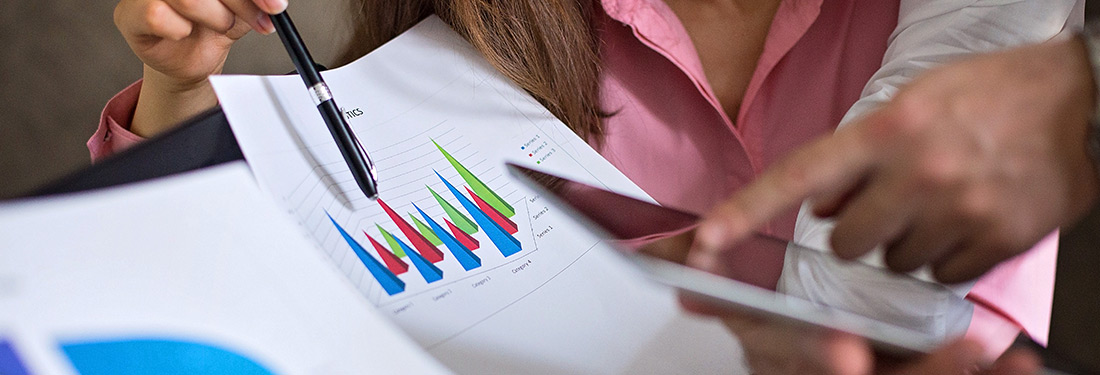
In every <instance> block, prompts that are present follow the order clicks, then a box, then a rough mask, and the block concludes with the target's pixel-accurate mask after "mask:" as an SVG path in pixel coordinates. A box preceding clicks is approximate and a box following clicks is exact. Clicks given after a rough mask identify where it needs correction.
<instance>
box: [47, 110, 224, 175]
mask: <svg viewBox="0 0 1100 375" xmlns="http://www.w3.org/2000/svg"><path fill="white" fill-rule="evenodd" d="M243 159H244V155H243V154H241V148H240V146H238V145H237V138H236V137H234V136H233V131H232V130H230V128H229V120H227V119H226V118H225V113H223V112H222V110H221V108H220V107H219V108H215V109H211V110H210V111H207V112H205V113H202V114H200V115H198V116H195V117H194V118H192V119H190V120H187V121H185V122H184V123H183V124H180V125H179V126H178V127H176V128H175V129H173V130H171V131H168V132H166V133H164V134H162V135H159V136H157V137H155V138H152V139H149V140H147V141H145V142H142V143H140V144H138V145H135V146H134V147H132V148H130V149H128V150H126V151H124V152H121V153H118V154H116V155H114V156H111V157H109V158H107V159H106V160H102V161H100V162H97V163H95V164H93V165H92V166H90V167H88V168H86V169H83V170H80V171H77V172H75V173H73V174H71V175H68V176H66V177H63V178H61V179H59V180H57V181H54V182H52V183H50V184H47V185H46V186H44V187H41V188H39V189H36V190H35V191H34V192H33V193H32V194H31V195H30V196H45V195H53V194H64V193H73V192H78V191H85V190H93V189H100V188H105V187H111V186H116V185H122V184H127V183H132V182H138V181H144V180H148V179H153V178H157V177H163V176H168V175H172V174H176V173H181V172H186V171H191V170H196V169H200V168H204V167H209V166H213V165H218V164H222V163H227V162H231V161H234V160H243Z"/></svg>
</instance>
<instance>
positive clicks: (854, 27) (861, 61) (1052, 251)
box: [88, 0, 1060, 355]
mask: <svg viewBox="0 0 1100 375" xmlns="http://www.w3.org/2000/svg"><path fill="white" fill-rule="evenodd" d="M901 3H902V4H903V5H904V2H901ZM602 4H603V8H604V10H605V14H604V15H601V16H600V19H599V20H598V30H599V33H600V35H599V36H600V40H601V41H602V43H603V45H602V46H601V48H602V55H603V56H602V57H603V63H604V66H603V69H604V70H603V77H602V79H601V88H602V96H601V99H602V103H603V107H604V110H606V111H609V112H612V113H614V115H613V116H611V117H610V118H608V119H606V120H605V127H606V129H607V132H606V138H605V139H604V141H603V142H602V143H601V144H600V145H599V146H598V148H599V151H600V153H601V154H602V155H603V156H604V157H606V158H607V159H608V160H609V161H610V162H611V163H612V164H614V165H615V166H616V167H618V168H619V169H620V170H622V171H623V173H625V174H626V175H627V176H628V177H630V178H631V179H632V180H633V181H634V182H636V183H637V184H638V185H639V186H641V187H642V188H643V189H644V190H645V191H646V192H648V193H649V194H650V195H651V196H653V198H654V199H656V200H657V201H659V202H661V203H662V204H665V205H669V206H673V207H678V208H682V209H686V210H689V211H692V212H697V213H705V212H707V211H709V209H710V208H711V207H713V206H714V205H716V204H717V203H719V202H721V201H723V200H724V199H726V198H728V197H729V196H730V195H731V194H732V193H733V192H735V191H737V190H738V189H740V188H741V187H743V186H745V184H747V183H749V182H750V181H752V180H753V179H754V178H756V176H758V175H759V174H760V173H761V172H762V171H763V170H764V169H765V168H767V167H768V166H769V165H771V164H772V163H774V162H776V161H777V160H778V159H779V158H781V157H782V156H783V155H785V154H787V153H788V152H789V151H791V150H792V149H794V148H796V147H798V146H799V145H802V144H804V143H806V142H807V141H809V140H811V139H814V138H816V137H820V136H823V135H826V134H829V133H830V132H832V131H833V130H835V129H836V127H837V125H838V124H839V123H840V122H841V120H842V119H843V118H844V117H845V115H846V114H847V113H848V112H849V110H850V109H851V108H852V107H853V105H854V104H855V103H856V102H857V101H858V100H860V99H861V98H862V97H865V96H867V95H868V93H862V94H861V92H862V91H863V90H864V88H865V87H866V86H868V82H869V80H872V77H873V76H874V75H875V74H876V72H878V71H879V70H880V69H882V68H883V67H884V61H883V60H884V55H887V47H888V46H889V44H890V42H891V35H892V33H894V31H895V29H896V28H898V22H899V0H830V1H824V0H784V1H783V2H782V3H781V5H780V7H779V11H778V13H777V14H776V16H775V19H774V21H773V23H772V26H771V29H770V30H769V33H768V36H767V40H766V42H765V46H764V51H763V55H762V56H761V57H760V60H759V62H758V66H757V68H756V71H755V72H754V74H753V76H752V79H751V82H750V84H749V87H748V90H747V92H746V93H745V96H744V99H743V103H742V105H741V108H740V112H739V113H737V115H736V117H735V118H730V117H729V116H727V115H726V113H725V112H724V111H723V110H722V108H721V106H720V105H719V103H718V99H717V98H716V96H715V95H714V92H713V90H712V89H711V88H710V86H709V85H708V83H707V80H706V77H705V76H704V74H703V68H702V64H701V63H700V61H699V57H698V54H697V53H696V51H695V47H694V45H693V44H692V41H691V38H690V37H689V36H688V34H687V32H686V30H685V29H684V28H683V26H682V25H681V23H680V21H679V19H678V18H677V17H676V15H675V14H674V13H673V12H672V11H671V9H670V8H669V7H668V6H667V5H666V4H665V3H664V2H663V1H661V0H603V2H602ZM1059 27H1060V26H1059ZM140 85H141V82H140V81H139V82H137V83H135V84H134V85H132V86H130V87H129V88H127V89H125V90H124V91H122V92H121V93H119V94H118V95H117V96H116V97H115V98H113V99H112V100H111V102H110V103H109V104H108V105H107V107H106V108H105V109H104V112H103V116H102V118H101V121H100V126H99V130H98V131H97V132H96V133H95V134H94V135H93V136H92V138H91V139H90V140H89V141H88V148H89V150H91V153H92V158H93V159H98V158H103V157H105V156H107V155H110V154H112V153H114V152H118V151H120V150H122V149H125V148H127V147H129V146H130V145H133V144H134V143H137V142H139V141H140V138H139V137H137V136H135V135H133V134H132V133H130V132H129V131H128V130H126V129H127V128H128V127H129V122H130V119H131V118H132V116H133V110H134V106H135V104H136V101H137V95H138V91H140ZM670 181H672V182H675V183H669V182H670ZM796 213H797V211H791V212H789V213H788V214H786V215H784V216H783V217H782V218H781V219H780V220H777V221H775V222H773V223H772V224H771V225H770V226H769V227H768V228H766V229H765V231H767V232H769V233H771V234H774V235H776V236H779V237H783V238H791V236H792V232H793V229H794V223H795V217H796ZM1056 255H1057V236H1056V235H1052V236H1051V237H1049V238H1047V239H1046V240H1044V241H1043V242H1041V243H1040V244H1038V245H1037V246H1036V248H1035V249H1033V250H1032V251H1030V252H1029V253H1027V254H1026V255H1023V256H1020V257H1017V258H1015V259H1013V260H1011V261H1009V262H1007V263H1004V264H1003V265H1001V266H1000V267H998V268H996V269H995V270H994V271H993V272H991V273H989V274H987V275H986V276H984V277H983V278H982V279H980V280H979V281H978V283H977V285H976V286H975V287H974V288H973V289H972V291H971V293H970V295H969V296H968V298H969V299H970V300H972V301H974V302H976V305H977V307H976V310H975V313H974V317H973V319H972V322H971V325H970V328H969V330H968V332H967V335H968V336H970V337H973V338H977V339H979V340H981V341H982V342H984V343H986V346H987V349H988V350H989V352H990V354H991V355H995V354H999V353H1000V352H1002V351H1003V350H1004V349H1005V348H1007V347H1008V345H1009V344H1011V342H1012V341H1013V340H1014V338H1015V336H1016V334H1017V333H1018V332H1020V330H1021V329H1023V330H1024V331H1025V332H1027V333H1028V334H1029V335H1031V337H1032V338H1034V339H1035V340H1037V341H1039V342H1045V340H1046V337H1047V333H1048V327H1049V321H1050V313H1051V311H1050V309H1051V302H1052V299H1053V287H1054V262H1055V258H1056ZM762 261H764V262H776V261H779V262H781V260H774V259H772V260H762ZM771 266H779V264H774V263H773V264H771Z"/></svg>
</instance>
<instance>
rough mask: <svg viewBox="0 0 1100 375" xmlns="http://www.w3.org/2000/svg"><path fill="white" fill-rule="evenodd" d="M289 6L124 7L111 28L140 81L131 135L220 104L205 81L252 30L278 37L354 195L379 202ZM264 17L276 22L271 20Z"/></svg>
mask: <svg viewBox="0 0 1100 375" xmlns="http://www.w3.org/2000/svg"><path fill="white" fill-rule="evenodd" d="M286 7H287V3H286V0H187V1H184V0H122V1H120V2H119V4H118V7H117V9H116V11H115V23H116V24H117V25H118V28H119V30H120V31H121V32H122V34H123V36H125V37H126V41H127V42H128V43H129V44H130V47H131V49H133V50H134V53H135V54H137V55H138V57H139V58H140V59H141V60H142V62H144V63H145V75H144V81H143V84H142V88H141V93H140V97H141V100H140V101H138V105H137V108H136V109H135V111H134V118H133V120H132V122H131V129H130V130H131V131H132V132H134V133H135V134H137V135H140V136H146V137H148V136H153V135H156V134H157V133H160V132H162V131H164V130H167V129H169V128H170V127H171V126H173V125H175V124H178V123H180V122H182V121H184V120H186V119H188V118H190V117H192V116H195V115H197V114H199V113H201V112H202V111H205V110H207V109H209V108H211V107H213V106H215V105H216V104H217V99H216V98H215V97H214V92H213V88H212V87H211V86H210V83H209V81H207V77H209V76H210V75H212V74H218V73H221V69H222V66H223V65H224V64H225V59H226V56H228V53H229V48H230V46H232V45H233V42H235V41H236V40H237V39H240V38H241V37H243V36H244V35H245V34H247V33H248V31H249V30H256V31H258V32H260V33H263V34H270V33H272V32H274V31H275V30H276V29H278V30H279V36H280V38H281V39H282V41H283V44H284V46H285V47H286V48H287V52H289V53H290V56H291V60H292V61H293V62H294V65H295V67H296V68H297V70H298V72H299V74H300V75H301V76H302V79H303V80H304V81H305V83H306V87H307V88H308V89H309V90H310V92H311V95H312V96H313V97H314V98H315V100H316V104H317V108H318V110H319V111H320V113H321V116H322V118H323V119H324V121H325V124H326V125H327V126H328V128H329V131H330V132H331V134H332V136H333V140H334V141H335V142H336V144H337V146H338V147H339V149H340V153H341V154H342V155H343V157H344V160H345V162H346V163H347V164H348V167H349V170H350V171H351V173H352V176H353V177H354V178H355V181H356V183H357V185H358V186H359V188H360V189H361V190H362V191H363V193H364V194H365V195H366V196H367V197H368V198H374V197H376V196H377V188H376V180H375V176H374V166H373V164H372V163H371V160H370V157H369V156H368V155H367V154H366V152H365V151H364V150H363V147H362V146H361V145H360V144H359V141H358V140H357V139H356V138H355V134H354V133H353V132H352V131H351V128H350V127H349V126H348V124H347V122H346V121H345V120H344V118H343V116H342V115H341V114H340V111H339V107H338V106H336V104H335V102H334V101H333V100H332V94H331V92H329V90H328V86H327V85H326V84H325V82H324V80H322V79H321V75H320V74H319V73H318V72H317V69H316V68H315V64H314V63H313V59H312V57H310V55H309V51H308V50H307V49H306V48H305V44H304V43H303V42H302V39H301V36H300V35H298V32H297V30H295V28H294V25H293V23H291V21H290V17H289V16H287V14H286ZM269 14H277V15H275V16H271V17H269V16H268V15H269Z"/></svg>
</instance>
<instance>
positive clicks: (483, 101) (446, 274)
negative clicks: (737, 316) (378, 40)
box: [212, 17, 737, 373]
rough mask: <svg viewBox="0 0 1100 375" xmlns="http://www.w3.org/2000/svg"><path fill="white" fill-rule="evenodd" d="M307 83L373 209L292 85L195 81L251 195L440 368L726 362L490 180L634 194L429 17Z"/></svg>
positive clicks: (658, 303) (674, 311)
mask: <svg viewBox="0 0 1100 375" xmlns="http://www.w3.org/2000/svg"><path fill="white" fill-rule="evenodd" d="M324 76H325V80H326V81H328V83H329V85H330V87H331V89H332V92H333V95H334V97H335V98H336V102H337V103H338V104H339V105H340V106H342V110H343V112H344V115H345V117H346V118H347V119H348V121H349V123H350V124H351V126H352V128H353V130H354V131H355V133H356V134H357V136H358V138H359V140H360V141H361V142H362V144H363V146H364V147H365V148H366V150H368V152H369V153H370V155H371V157H372V158H373V159H374V161H375V164H376V166H377V170H378V179H379V183H378V188H379V191H380V199H379V200H377V201H371V200H368V199H366V198H365V197H364V196H363V194H362V193H361V192H360V191H359V189H358V188H357V187H356V185H355V182H354V180H353V178H352V177H351V174H350V173H349V171H348V170H347V166H346V165H345V163H344V161H343V159H342V158H341V156H340V153H339V152H338V150H337V148H336V146H335V144H334V143H333V140H332V138H331V136H330V135H329V132H328V130H327V128H326V126H325V124H324V122H323V121H322V119H321V117H320V116H319V114H318V112H317V109H316V107H315V106H314V104H313V102H312V101H311V99H310V97H309V94H308V92H307V91H306V90H305V88H304V87H303V85H302V82H301V80H300V79H299V78H298V77H296V76H279V77H256V76H221V77H214V78H212V81H213V83H214V88H215V90H216V91H217V93H218V97H219V100H220V101H221V104H222V107H223V109H224V110H225V113H226V116H227V117H228V119H229V122H230V124H231V125H232V127H233V131H234V133H235V135H236V137H237V139H238V141H239V142H240V144H241V148H242V150H243V151H244V154H245V156H246V158H247V159H248V161H249V163H250V165H251V167H252V168H253V171H254V172H255V174H256V177H257V179H258V180H259V181H260V183H261V185H262V186H263V187H265V188H266V189H267V190H269V191H270V193H272V195H274V196H275V197H276V199H277V200H278V201H280V202H281V203H282V204H283V205H284V207H285V208H286V209H287V211H288V212H289V213H290V214H292V215H294V216H295V217H297V218H298V220H299V221H300V223H301V225H302V226H303V227H304V228H305V230H306V231H307V232H308V233H310V234H311V235H312V236H313V238H314V239H315V240H316V241H317V243H319V244H320V246H321V247H322V248H323V249H324V251H325V252H326V253H327V254H328V255H329V257H330V258H331V259H332V260H333V262H335V264H336V265H337V266H338V267H339V268H340V269H341V270H342V271H343V272H344V274H346V275H347V276H348V278H350V280H352V282H353V283H354V284H355V285H356V286H357V287H358V288H359V291H360V292H361V293H362V295H363V296H365V297H366V299H367V300H369V301H370V302H371V303H372V304H374V305H375V306H377V308H378V309H379V310H380V311H381V312H382V313H383V314H386V315H387V316H389V317H390V318H391V319H393V321H394V322H396V324H397V325H398V326H400V327H401V328H402V329H404V330H405V331H406V332H408V333H409V335H410V336H411V337H412V338H413V339H414V340H416V341H417V342H418V343H420V344H421V345H423V346H424V347H425V348H427V349H428V350H429V351H430V352H431V353H432V354H434V355H435V356H436V357H437V358H439V359H440V360H442V361H443V362H444V364H446V365H448V366H449V367H451V368H452V369H454V370H456V371H459V372H471V373H474V372H480V373H484V372H487V371H488V372H531V371H539V372H555V371H556V372H596V373H614V372H623V371H636V369H638V368H639V367H640V370H642V371H660V370H662V369H665V370H668V369H671V370H684V369H685V368H692V366H699V367H700V370H702V371H711V370H713V371H726V372H728V371H729V370H728V369H729V368H731V366H735V365H736V363H737V359H736V351H737V348H736V346H735V345H734V343H733V339H732V338H731V337H730V336H729V335H728V334H727V333H725V331H724V330H723V329H722V328H721V327H720V326H718V325H715V324H712V323H709V322H706V323H704V322H702V321H701V320H699V319H689V318H687V317H685V316H684V315H683V313H682V312H680V310H679V307H678V305H677V303H676V301H675V296H674V294H673V293H672V291H670V290H668V289H664V288H658V287H656V286H654V285H651V284H649V283H647V282H646V281H644V280H643V279H642V278H641V277H640V276H638V275H637V274H635V273H634V272H633V271H632V270H631V269H630V268H628V267H627V266H626V265H625V264H623V263H622V262H621V260H620V259H618V258H617V257H616V256H615V255H614V254H611V253H610V252H609V250H608V248H606V247H605V246H603V245H601V244H600V243H599V241H598V240H597V239H596V238H595V237H593V236H590V235H588V234H586V233H585V232H584V231H583V229H582V228H580V227H578V224H575V223H573V222H572V221H571V220H570V219H569V218H568V217H566V216H565V215H563V214H562V213H559V212H556V211H555V210H554V209H552V208H550V207H549V206H548V205H547V204H546V203H545V202H544V201H543V200H542V199H540V197H538V196H537V195H535V194H534V193H533V192H531V191H529V190H527V189H526V188H525V187H523V186H521V184H519V183H518V182H515V181H513V180H512V178H511V177H510V176H509V175H507V173H506V172H505V169H504V162H505V161H514V162H517V163H520V164H523V165H529V166H532V167H535V168H538V169H542V170H546V171H549V172H551V173H555V174H558V175H561V176H565V177H568V178H572V179H575V180H578V181H582V182H586V183H589V184H593V185H596V186H603V187H605V188H608V189H611V190H615V191H619V192H623V193H625V194H628V195H632V196H636V197H641V198H644V199H650V198H648V196H647V195H646V194H645V193H644V192H643V191H641V190H640V189H639V188H638V187H637V186H636V185H634V184H633V183H632V182H630V181H629V180H628V179H627V178H626V177H625V176H624V175H623V174H622V173H620V172H619V171H617V170H616V169H615V168H614V167H613V166H611V164H609V163H608V162H607V161H606V160H604V159H603V158H602V157H600V155H599V154H597V153H596V152H595V151H594V150H592V149H591V148H590V147H589V146H588V145H587V144H586V143H585V142H584V141H583V140H581V139H580V138H579V137H577V136H576V135H575V134H574V133H573V132H571V131H570V130H569V129H568V128H567V127H566V126H565V125H564V124H562V123H561V122H560V121H558V120H557V119H555V118H554V117H553V116H552V115H551V114H550V113H549V112H548V111H546V110H545V109H544V108H543V107H542V106H540V105H539V104H538V103H537V102H536V101H535V100H533V99H532V98H531V97H530V96H529V95H527V94H526V93H525V92H523V91H522V90H521V89H519V88H517V87H516V86H515V85H514V84H512V83H511V82H510V81H509V80H508V79H506V78H505V77H503V76H502V75H500V74H499V73H497V72H496V71H495V70H494V69H493V68H492V67H491V66H490V65H489V64H488V63H487V62H486V61H485V60H484V59H483V58H481V57H480V55H479V54H478V53H477V52H476V51H475V50H473V49H472V47H471V46H470V45H469V44H467V43H466V42H465V41H464V40H463V39H462V38H461V37H459V36H458V35H457V34H456V33H454V32H453V31H452V30H451V29H450V28H449V27H448V26H447V25H446V24H444V23H443V22H442V21H440V20H439V19H438V18H435V17H432V18H429V19H428V20H426V21H424V22H422V23H421V24H419V25H418V26H416V27H414V28H413V29H412V30H410V31H409V32H407V33H405V34H403V35H402V36H400V37H398V38H397V39H395V40H394V41H391V42H390V43H389V44H386V45H385V46H383V47H381V48H379V49H378V50H376V51H374V52H372V53H371V54H370V55H368V56H367V57H364V58H362V59H360V60H359V61H357V62H354V63H352V64H350V65H348V66H346V67H343V68H340V69H335V70H332V71H328V72H325V73H324ZM677 340H679V341H677ZM654 353H656V354H654ZM677 356H682V358H684V360H683V361H682V362H683V363H680V362H677V361H676V360H675V359H676V358H678V357H677ZM687 358H691V360H687ZM707 358H711V359H713V360H711V361H708V360H707ZM654 363H658V364H654ZM662 366H666V367H665V368H662ZM685 366H687V367H685Z"/></svg>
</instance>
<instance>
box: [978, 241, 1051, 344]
mask: <svg viewBox="0 0 1100 375" xmlns="http://www.w3.org/2000/svg"><path fill="white" fill-rule="evenodd" d="M1057 258H1058V231H1054V232H1053V233H1051V234H1050V235H1048V236H1047V237H1046V238H1044V239H1043V240H1042V241H1039V243H1038V244H1036V245H1035V247H1033V248H1031V250H1029V251H1028V252H1027V253H1024V254H1022V255H1020V256H1018V257H1016V258H1014V259H1012V260H1010V261H1008V262H1005V263H1002V264H1001V265H999V266H997V267H996V268H994V269H993V270H992V271H990V272H989V273H987V274H986V275H985V276H983V277H982V278H981V279H979V280H978V282H977V284H975V285H974V288H973V289H971V290H970V294H969V295H968V296H967V299H969V300H971V301H973V302H974V304H975V310H974V317H973V319H972V320H971V322H970V328H969V329H967V332H966V336H967V337H969V338H973V339H977V340H979V341H981V342H983V343H985V345H986V351H987V354H990V355H991V356H996V355H999V354H1000V353H1002V352H1004V351H1005V350H1006V349H1007V348H1008V346H1009V345H1011V344H1012V342H1013V341H1014V340H1015V338H1016V335H1017V334H1018V333H1019V332H1020V330H1023V332H1024V333H1026V334H1027V335H1028V336H1030V337H1031V339H1032V340H1034V341H1035V342H1037V343H1039V344H1040V345H1043V346H1046V343H1047V335H1048V334H1049V333H1050V315H1051V308H1052V304H1053V302H1054V269H1055V265H1056V263H1057Z"/></svg>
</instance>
